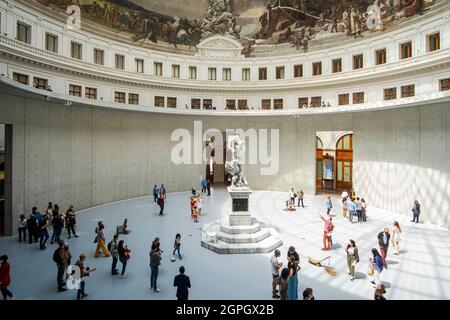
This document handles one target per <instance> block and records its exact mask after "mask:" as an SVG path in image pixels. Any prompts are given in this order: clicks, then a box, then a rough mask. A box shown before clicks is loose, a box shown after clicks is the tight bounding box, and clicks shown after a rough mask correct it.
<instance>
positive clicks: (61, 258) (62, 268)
mask: <svg viewBox="0 0 450 320" xmlns="http://www.w3.org/2000/svg"><path fill="white" fill-rule="evenodd" d="M71 258H72V256H71V255H70V251H69V246H68V245H66V244H65V243H64V241H63V240H59V247H58V249H56V250H55V252H54V253H53V261H54V262H55V263H56V266H57V268H58V275H57V277H56V279H57V282H58V292H63V291H66V290H67V289H66V288H64V286H65V281H64V275H65V273H66V270H67V266H68V265H69V264H70V260H71Z"/></svg>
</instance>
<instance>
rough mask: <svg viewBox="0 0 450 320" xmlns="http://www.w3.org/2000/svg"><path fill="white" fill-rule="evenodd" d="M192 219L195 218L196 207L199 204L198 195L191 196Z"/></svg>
mask: <svg viewBox="0 0 450 320" xmlns="http://www.w3.org/2000/svg"><path fill="white" fill-rule="evenodd" d="M190 205H191V219H194V208H195V207H196V206H197V197H196V196H195V194H194V195H192V196H191V201H190Z"/></svg>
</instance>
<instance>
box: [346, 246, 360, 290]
mask: <svg viewBox="0 0 450 320" xmlns="http://www.w3.org/2000/svg"><path fill="white" fill-rule="evenodd" d="M345 252H347V265H348V274H349V275H350V280H351V281H353V280H355V267H356V264H357V263H358V262H359V254H358V248H357V247H356V244H355V241H353V240H350V241H349V243H348V244H347V248H346V249H345Z"/></svg>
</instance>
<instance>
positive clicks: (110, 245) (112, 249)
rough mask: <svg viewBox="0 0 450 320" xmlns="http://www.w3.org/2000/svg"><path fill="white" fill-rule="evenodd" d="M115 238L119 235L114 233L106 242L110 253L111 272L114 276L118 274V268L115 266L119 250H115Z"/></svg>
mask: <svg viewBox="0 0 450 320" xmlns="http://www.w3.org/2000/svg"><path fill="white" fill-rule="evenodd" d="M117 239H119V235H117V234H115V235H114V237H113V239H112V240H111V241H110V242H109V243H108V250H109V252H110V253H111V257H112V265H111V274H112V275H113V276H115V275H116V274H119V270H118V269H117V268H116V266H117V260H118V259H119V251H118V250H117V249H118V248H117Z"/></svg>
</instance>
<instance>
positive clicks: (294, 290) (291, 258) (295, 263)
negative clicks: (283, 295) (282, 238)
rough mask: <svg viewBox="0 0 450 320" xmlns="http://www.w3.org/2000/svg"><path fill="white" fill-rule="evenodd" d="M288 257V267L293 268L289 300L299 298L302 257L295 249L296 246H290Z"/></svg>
mask: <svg viewBox="0 0 450 320" xmlns="http://www.w3.org/2000/svg"><path fill="white" fill-rule="evenodd" d="M287 259H288V268H289V269H291V272H290V274H291V277H290V278H289V289H288V296H289V300H297V299H298V274H297V273H298V271H299V270H300V267H299V264H300V257H299V255H298V253H297V252H296V251H295V247H294V246H290V247H289V251H288V254H287Z"/></svg>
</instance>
